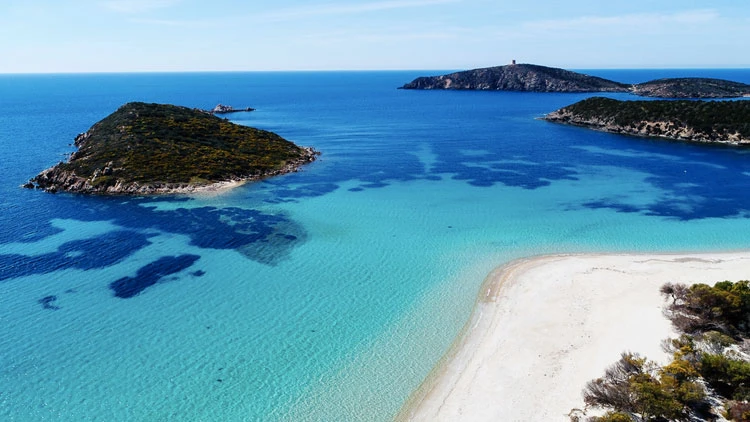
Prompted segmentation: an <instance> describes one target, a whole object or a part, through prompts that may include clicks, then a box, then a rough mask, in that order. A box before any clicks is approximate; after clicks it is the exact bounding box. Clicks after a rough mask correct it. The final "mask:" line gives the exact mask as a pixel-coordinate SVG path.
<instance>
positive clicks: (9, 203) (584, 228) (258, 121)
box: [0, 70, 750, 421]
mask: <svg viewBox="0 0 750 422" xmlns="http://www.w3.org/2000/svg"><path fill="white" fill-rule="evenodd" d="M612 72H615V73H616V74H614V75H613V74H611V73H612ZM670 72H672V74H675V75H678V74H679V75H681V74H683V73H682V72H680V71H654V73H653V76H659V77H661V76H663V74H664V73H666V74H669V73H670ZM689 72H692V73H699V74H700V76H716V77H731V78H732V79H736V80H741V81H744V82H750V71H747V70H715V71H711V70H702V71H689ZM422 73H423V72H351V73H347V72H331V73H230V74H172V75H168V74H163V75H158V74H153V75H147V74H141V75H49V76H13V75H9V76H2V77H0V153H2V156H3V160H2V161H0V170H1V171H2V173H3V174H4V175H5V177H4V178H3V181H2V182H0V194H2V195H0V215H2V217H0V226H2V230H0V324H2V327H3V330H2V332H1V334H0V349H2V350H3V353H2V354H0V419H3V420H18V421H25V420H70V421H78V420H107V421H109V420H209V421H210V420H217V421H224V420H264V421H266V420H270V421H273V420H290V421H292V420H293V421H298V420H303V421H304V420H309V421H317V420H347V421H349V420H372V421H381V420H389V419H390V418H392V416H393V415H394V414H395V413H396V412H397V411H398V409H399V408H400V406H401V405H402V403H403V401H404V400H405V399H406V398H407V397H408V395H409V393H410V392H411V391H412V390H413V389H415V388H416V387H417V386H418V385H419V384H420V383H421V381H422V380H423V379H424V377H425V375H426V374H427V373H428V372H429V371H430V369H431V368H432V366H433V365H434V364H435V363H436V362H437V360H438V359H439V358H440V356H441V355H442V354H443V353H444V352H445V350H446V349H447V348H448V347H449V346H450V344H451V342H452V341H453V339H454V337H455V336H456V334H457V333H458V332H459V331H460V329H461V327H462V325H463V323H464V322H465V321H466V319H467V318H468V316H469V314H470V312H471V307H472V304H473V302H474V299H475V297H476V294H477V290H478V288H479V286H480V284H481V282H482V280H483V279H484V277H485V276H486V275H487V274H488V273H489V272H490V271H491V270H492V268H494V267H496V266H498V265H500V264H502V263H504V262H507V261H508V260H511V259H514V258H517V257H522V256H529V255H536V254H544V253H558V252H592V251H677V250H682V251H685V250H690V251H702V250H728V249H747V248H748V243H747V233H748V230H749V229H750V220H748V219H747V213H748V210H750V198H748V197H747V196H746V195H745V192H746V188H747V186H748V182H750V161H748V158H750V157H748V156H747V154H748V151H747V150H742V149H733V148H709V147H705V146H696V145H688V144H683V143H674V142H665V141H655V140H648V139H639V138H630V137H621V136H614V135H609V134H604V133H597V132H590V131H586V130H583V129H579V128H573V127H564V126H557V125H553V124H549V123H546V122H543V121H540V120H537V119H536V117H539V116H541V115H542V114H544V113H546V112H548V111H552V110H554V109H556V108H558V107H560V106H563V105H566V104H568V103H572V102H574V101H577V100H579V99H581V98H584V97H585V96H586V95H567V94H566V95H563V94H547V95H544V94H524V93H486V92H416V91H402V90H396V89H395V87H396V86H399V85H401V84H403V83H404V82H406V81H408V80H411V79H412V78H413V77H415V76H417V75H419V74H422ZM592 73H593V71H592ZM605 73H606V74H605ZM602 76H605V77H611V78H615V79H619V80H626V81H630V79H635V80H641V79H642V80H646V79H650V77H649V74H644V71H606V72H603V73H602ZM618 97H620V98H629V97H628V96H625V95H619V96H618ZM134 100H139V101H154V102H168V103H176V104H182V105H187V106H192V107H202V108H209V107H212V106H213V105H215V104H216V103H218V102H222V103H225V104H232V105H234V106H236V107H240V106H242V107H244V106H252V107H256V108H257V111H255V112H253V113H241V114H235V115H232V116H231V118H232V120H234V121H236V122H238V123H242V124H247V125H252V126H256V127H260V128H263V129H268V130H273V131H276V132H277V133H279V134H281V135H282V136H284V137H286V138H288V139H290V140H292V141H294V142H296V143H298V144H301V145H312V146H315V147H316V148H317V149H319V150H321V151H323V155H322V156H321V158H320V161H318V162H316V163H314V164H312V165H311V166H308V167H306V168H305V169H304V170H303V171H302V172H300V173H296V174H292V175H287V176H284V177H279V178H276V179H271V180H267V181H264V182H260V183H255V184H248V185H245V186H242V187H240V188H237V189H234V190H232V191H228V192H225V193H222V194H220V195H205V196H192V197H161V198H90V197H78V196H73V195H49V194H45V193H42V192H34V191H28V190H23V189H20V188H19V187H18V186H19V185H20V184H22V183H23V182H24V181H25V180H27V179H28V178H29V177H31V176H32V175H34V174H36V173H37V172H38V171H40V170H41V169H42V168H44V167H45V166H50V165H52V164H54V163H55V162H57V161H59V160H62V159H64V158H65V154H66V153H68V152H70V151H71V150H72V148H71V147H70V146H69V145H68V144H69V143H71V142H72V139H73V137H74V136H75V135H76V134H77V133H79V132H83V131H85V130H86V129H88V127H89V126H90V125H91V124H93V123H94V122H95V121H97V120H98V119H100V118H102V117H104V116H105V115H107V114H109V113H110V112H112V111H113V110H114V109H116V107H118V106H119V105H121V104H122V103H124V102H127V101H134ZM123 285H127V286H132V285H137V286H140V287H141V288H140V289H139V290H138V292H137V293H138V294H132V291H131V292H130V293H127V292H123V291H122V290H121V289H119V290H118V286H123Z"/></svg>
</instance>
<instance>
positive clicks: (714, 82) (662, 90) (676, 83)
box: [631, 78, 750, 98]
mask: <svg viewBox="0 0 750 422" xmlns="http://www.w3.org/2000/svg"><path fill="white" fill-rule="evenodd" d="M631 92H632V93H633V94H635V95H640V96H642V97H660V98H736V97H747V96H750V85H747V84H743V83H740V82H733V81H727V80H725V79H711V78H666V79H656V80H653V81H649V82H643V83H640V84H635V85H633V87H632V89H631Z"/></svg>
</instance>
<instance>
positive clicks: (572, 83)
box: [401, 63, 750, 98]
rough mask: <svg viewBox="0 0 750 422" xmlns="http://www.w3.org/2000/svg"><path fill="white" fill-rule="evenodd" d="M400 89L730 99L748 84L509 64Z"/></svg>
mask: <svg viewBox="0 0 750 422" xmlns="http://www.w3.org/2000/svg"><path fill="white" fill-rule="evenodd" d="M401 89H454V90H489V91H526V92H623V93H630V94H635V95H639V96H642V97H661V98H732V97H743V96H750V85H747V84H743V83H739V82H733V81H727V80H724V79H710V78H667V79H657V80H653V81H648V82H643V83H639V84H624V83H620V82H615V81H611V80H609V79H604V78H599V77H595V76H589V75H584V74H582V73H577V72H572V71H569V70H565V69H559V68H554V67H546V66H539V65H534V64H515V63H513V64H510V65H506V66H495V67H488V68H483V69H473V70H466V71H462V72H455V73H450V74H447V75H440V76H423V77H419V78H417V79H414V80H413V81H412V82H409V83H407V84H405V85H404V86H402V87H401Z"/></svg>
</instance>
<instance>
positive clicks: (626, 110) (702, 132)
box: [544, 97, 750, 145]
mask: <svg viewBox="0 0 750 422" xmlns="http://www.w3.org/2000/svg"><path fill="white" fill-rule="evenodd" d="M544 119H545V120H548V121H551V122H556V123H564V124H571V125H577V126H584V127H588V128H592V129H597V130H602V131H605V132H612V133H623V134H628V135H637V136H654V137H664V138H670V139H677V140H686V141H697V142H718V143H725V144H735V145H738V144H746V143H748V142H750V101H742V100H736V101H689V100H674V101H672V100H656V101H619V100H613V99H610V98H602V97H593V98H588V99H585V100H583V101H579V102H577V103H575V104H572V105H569V106H567V107H563V108H561V109H559V110H557V111H554V112H552V113H549V114H547V115H546V116H544Z"/></svg>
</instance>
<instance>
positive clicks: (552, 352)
mask: <svg viewBox="0 0 750 422" xmlns="http://www.w3.org/2000/svg"><path fill="white" fill-rule="evenodd" d="M748 278H750V252H744V253H740V252H738V253H709V254H669V255H655V254H650V255H570V256H546V257H539V258H531V259H525V260H519V261H515V262H512V263H510V264H508V265H506V266H504V267H501V268H498V269H496V270H495V271H493V272H492V273H491V274H490V275H489V276H488V278H487V280H486V281H485V283H484V285H483V287H482V292H481V294H480V297H479V298H478V300H477V304H476V307H475V309H474V313H473V315H472V317H471V320H470V322H469V323H468V324H467V327H466V328H465V330H464V333H463V335H462V336H461V338H460V339H458V340H457V341H456V343H455V344H454V345H453V347H452V349H451V350H450V351H449V353H448V354H447V355H446V356H445V357H444V358H443V360H442V362H441V363H440V364H439V365H438V367H436V368H435V369H434V370H433V371H432V373H431V374H430V376H429V377H428V379H427V380H426V381H425V382H424V383H423V385H422V386H421V387H420V389H419V390H417V391H416V392H415V393H414V394H413V396H412V397H411V398H410V400H409V402H408V403H407V404H406V406H405V407H404V409H402V411H401V413H400V415H399V416H398V419H399V420H411V421H472V422H477V421H568V420H569V419H568V416H567V415H568V413H569V412H570V411H571V409H572V408H582V407H583V400H582V398H581V390H582V389H583V387H584V385H585V384H586V382H587V381H589V380H591V379H593V378H596V377H599V376H601V375H602V374H603V372H604V369H605V368H606V367H607V366H609V365H610V364H612V363H614V362H615V361H616V360H617V359H618V358H619V356H620V353H621V352H623V351H626V350H630V351H633V352H638V353H640V354H642V355H645V356H647V357H649V358H650V359H654V360H657V361H661V362H664V360H665V359H667V358H668V356H667V355H666V354H665V353H664V352H663V351H662V350H661V340H662V339H664V338H667V337H670V336H674V332H673V330H672V328H671V326H670V323H669V321H668V320H667V319H666V318H665V317H664V316H663V314H662V307H663V304H664V301H663V298H662V297H661V295H660V294H659V287H660V286H661V285H662V284H663V283H665V282H683V283H695V282H703V283H710V284H713V283H714V282H716V281H722V280H732V281H736V280H742V279H748Z"/></svg>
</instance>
